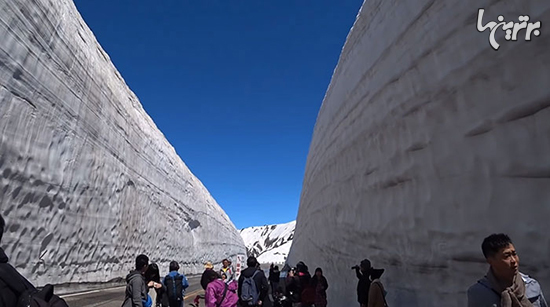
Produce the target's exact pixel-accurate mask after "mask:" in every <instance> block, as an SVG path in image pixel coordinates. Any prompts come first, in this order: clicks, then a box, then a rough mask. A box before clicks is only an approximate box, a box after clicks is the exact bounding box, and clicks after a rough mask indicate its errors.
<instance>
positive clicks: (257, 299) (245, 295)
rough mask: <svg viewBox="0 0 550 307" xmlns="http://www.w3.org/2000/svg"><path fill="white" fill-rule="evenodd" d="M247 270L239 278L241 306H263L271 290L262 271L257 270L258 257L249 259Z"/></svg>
mask: <svg viewBox="0 0 550 307" xmlns="http://www.w3.org/2000/svg"><path fill="white" fill-rule="evenodd" d="M246 265H247V267H248V268H246V269H245V270H244V271H242V273H241V276H240V277H239V290H238V294H239V305H240V306H243V307H245V306H246V307H249V306H262V305H263V302H264V301H265V299H266V297H267V293H268V289H269V285H268V284H267V278H266V277H265V274H264V272H263V271H262V270H259V269H258V268H257V266H258V260H256V257H253V256H251V257H248V259H247V260H246Z"/></svg>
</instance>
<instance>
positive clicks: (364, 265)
mask: <svg viewBox="0 0 550 307" xmlns="http://www.w3.org/2000/svg"><path fill="white" fill-rule="evenodd" d="M371 268H372V266H371V263H370V260H368V259H363V261H361V264H360V265H356V266H353V267H352V268H351V269H352V270H355V274H356V276H357V279H359V282H358V283H357V301H358V302H359V305H360V307H367V304H368V303H369V289H370V285H371V280H370V270H371Z"/></svg>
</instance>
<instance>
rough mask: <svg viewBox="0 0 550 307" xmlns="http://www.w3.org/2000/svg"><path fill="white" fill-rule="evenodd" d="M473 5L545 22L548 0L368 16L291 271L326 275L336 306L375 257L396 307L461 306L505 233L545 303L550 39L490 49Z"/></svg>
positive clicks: (333, 113)
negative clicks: (495, 238) (487, 244)
mask: <svg viewBox="0 0 550 307" xmlns="http://www.w3.org/2000/svg"><path fill="white" fill-rule="evenodd" d="M478 8H485V9H486V11H485V16H484V24H485V23H487V22H488V21H490V20H495V21H496V20H497V16H498V15H499V14H503V15H504V16H505V18H506V20H513V21H517V20H518V16H519V15H525V14H526V15H529V16H530V17H531V21H532V22H535V21H542V24H543V27H544V25H545V22H547V23H549V22H550V2H549V1H520V2H517V1H473V0H468V1H464V0H456V1H455V0H452V1H421V0H417V1H383V0H369V1H365V2H364V4H363V7H362V8H361V10H360V13H359V15H358V18H357V20H356V22H355V24H354V26H353V28H352V30H351V32H350V34H349V35H348V38H347V41H346V43H345V46H344V48H343V51H342V54H341V57H340V60H339V62H338V65H337V67H336V69H335V71H334V75H333V77H332V81H331V83H330V86H329V89H328V91H327V93H326V96H325V98H324V101H323V105H322V107H321V110H320V112H319V115H318V118H317V123H316V125H315V130H314V135H313V139H312V142H311V145H310V152H309V156H308V160H307V166H306V173H305V178H304V183H303V190H302V195H301V201H300V209H299V213H298V219H297V228H296V235H295V239H294V242H293V245H292V248H291V251H290V255H289V260H288V262H289V264H291V265H295V264H296V262H297V261H299V260H303V261H305V262H306V264H308V266H309V267H310V270H314V269H315V267H317V266H320V267H322V268H324V269H325V270H324V271H325V275H327V277H328V281H329V284H330V288H329V291H328V292H329V293H328V296H329V304H331V305H332V304H334V306H357V303H356V302H357V300H356V292H355V288H356V284H357V279H356V277H355V275H354V272H353V271H352V270H350V268H351V266H353V265H355V264H359V262H360V260H361V259H363V258H369V259H370V260H371V261H372V262H373V265H374V266H375V267H382V268H385V269H386V273H385V274H384V276H383V278H382V280H383V282H384V283H385V285H386V287H387V290H388V292H389V293H388V304H389V305H390V306H421V307H430V306H465V305H466V299H467V298H466V291H467V288H468V287H469V286H470V285H471V284H473V283H475V282H476V281H477V280H478V279H479V278H481V277H482V276H483V275H484V274H485V273H486V271H487V269H488V266H487V265H486V263H485V261H484V258H483V255H482V253H481V242H482V241H483V239H484V238H485V237H486V236H488V235H489V234H491V233H495V232H505V233H508V234H509V235H510V236H511V238H512V240H513V241H514V243H515V245H516V248H517V250H518V253H519V255H520V261H521V265H520V269H521V271H523V272H525V273H528V274H530V275H532V276H534V277H535V278H537V279H538V280H539V282H540V283H541V284H542V287H543V289H544V290H545V292H546V293H550V270H549V267H550V259H549V258H548V257H547V255H550V237H549V236H548V233H550V223H548V218H549V217H550V189H549V188H548V187H550V53H549V50H550V35H549V34H550V33H549V32H548V31H544V28H543V29H542V30H543V31H542V35H541V36H539V37H533V40H532V41H530V42H526V41H524V39H521V38H520V39H519V40H518V41H516V42H506V41H505V40H504V32H502V31H500V30H499V31H497V36H496V38H497V40H498V41H499V42H500V43H501V46H500V49H499V50H498V51H495V50H493V49H492V48H491V46H490V45H489V39H488V38H489V33H488V31H487V32H484V33H479V32H478V31H477V30H476V21H477V13H478ZM522 35H523V36H524V34H522ZM520 37H521V36H520ZM547 296H548V295H547Z"/></svg>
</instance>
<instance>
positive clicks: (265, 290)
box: [258, 271, 269, 302]
mask: <svg viewBox="0 0 550 307" xmlns="http://www.w3.org/2000/svg"><path fill="white" fill-rule="evenodd" d="M258 275H260V283H261V291H260V300H261V301H262V302H263V301H264V300H265V298H266V297H267V294H268V291H269V284H268V283H267V278H265V274H264V272H261V271H260V274H258Z"/></svg>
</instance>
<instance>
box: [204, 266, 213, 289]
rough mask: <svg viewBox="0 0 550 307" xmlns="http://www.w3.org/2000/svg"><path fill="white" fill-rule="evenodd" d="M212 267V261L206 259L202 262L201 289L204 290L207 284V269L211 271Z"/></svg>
mask: <svg viewBox="0 0 550 307" xmlns="http://www.w3.org/2000/svg"><path fill="white" fill-rule="evenodd" d="M213 269H214V265H213V264H212V262H210V261H207V262H206V263H205V264H204V272H202V276H201V287H202V289H203V290H206V287H207V286H208V281H209V278H208V271H211V270H213Z"/></svg>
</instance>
